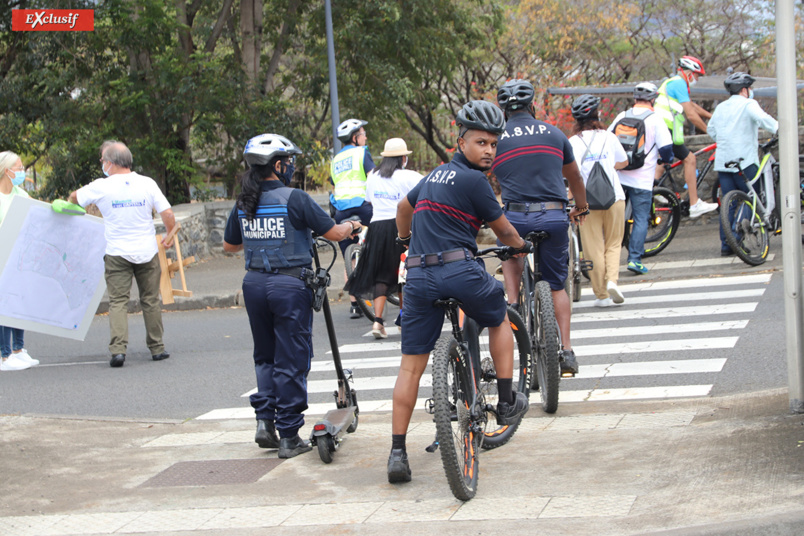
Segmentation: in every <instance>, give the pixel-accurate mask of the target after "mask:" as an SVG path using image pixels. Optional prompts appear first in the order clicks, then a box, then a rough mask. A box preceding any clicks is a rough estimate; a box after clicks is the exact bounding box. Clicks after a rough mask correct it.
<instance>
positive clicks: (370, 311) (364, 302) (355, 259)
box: [343, 244, 399, 322]
mask: <svg viewBox="0 0 804 536" xmlns="http://www.w3.org/2000/svg"><path fill="white" fill-rule="evenodd" d="M362 252H363V246H362V244H349V246H348V247H347V248H346V251H345V252H344V254H343V258H344V267H345V268H346V278H347V279H348V278H350V277H352V274H353V273H354V271H355V268H357V265H358V264H359V263H360V255H361V254H362ZM355 298H357V306H358V308H359V309H360V310H361V311H363V314H364V315H365V316H366V318H368V320H369V322H374V320H376V317H375V316H374V300H372V299H371V298H369V297H367V296H365V295H355ZM386 298H387V299H388V303H390V304H393V305H395V306H397V307H399V296H397V295H396V294H394V293H390V294H388V296H386Z"/></svg>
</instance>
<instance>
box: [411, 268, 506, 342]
mask: <svg viewBox="0 0 804 536" xmlns="http://www.w3.org/2000/svg"><path fill="white" fill-rule="evenodd" d="M444 298H456V299H458V300H460V301H461V303H462V304H463V305H462V306H461V308H462V309H463V311H464V312H465V313H466V314H467V315H468V316H470V317H472V318H473V319H474V320H475V321H476V322H477V323H478V324H480V325H481V326H482V327H496V326H499V325H500V324H502V323H503V321H504V320H505V314H506V309H507V305H506V303H505V291H504V290H503V285H502V283H501V282H499V281H497V280H496V279H494V277H492V276H491V274H489V273H488V272H486V269H485V268H484V267H483V263H482V261H476V260H471V261H458V262H451V263H448V264H444V265H437V266H425V267H424V268H422V267H416V268H408V274H407V280H406V283H405V308H404V311H405V314H404V315H402V353H403V354H407V355H418V354H427V353H430V352H431V351H432V349H433V348H434V347H435V344H436V341H437V340H438V337H439V336H440V335H441V329H442V327H443V326H444V309H442V308H441V307H436V306H434V305H433V302H434V301H435V300H437V299H444Z"/></svg>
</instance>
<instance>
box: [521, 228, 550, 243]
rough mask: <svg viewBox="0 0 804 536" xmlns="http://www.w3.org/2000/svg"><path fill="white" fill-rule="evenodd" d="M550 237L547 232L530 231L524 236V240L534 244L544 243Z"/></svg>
mask: <svg viewBox="0 0 804 536" xmlns="http://www.w3.org/2000/svg"><path fill="white" fill-rule="evenodd" d="M549 237H550V233H548V232H547V231H531V232H529V233H528V234H526V235H525V240H530V241H531V242H534V243H536V244H539V243H541V242H544V241H545V240H547V239H548V238H549Z"/></svg>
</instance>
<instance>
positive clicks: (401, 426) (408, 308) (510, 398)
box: [388, 101, 529, 483]
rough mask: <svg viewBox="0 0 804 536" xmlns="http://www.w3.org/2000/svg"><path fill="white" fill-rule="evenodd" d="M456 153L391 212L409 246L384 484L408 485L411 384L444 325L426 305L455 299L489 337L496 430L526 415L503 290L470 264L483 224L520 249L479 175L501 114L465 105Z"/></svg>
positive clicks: (479, 104) (501, 124)
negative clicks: (494, 379) (515, 387)
mask: <svg viewBox="0 0 804 536" xmlns="http://www.w3.org/2000/svg"><path fill="white" fill-rule="evenodd" d="M456 123H457V124H458V128H459V129H460V134H459V135H458V152H457V154H456V155H455V157H454V158H453V159H452V161H451V162H449V163H448V164H443V165H441V166H439V167H437V168H436V169H434V170H433V171H432V172H430V174H429V175H427V176H426V177H424V178H423V179H422V180H421V181H420V182H419V183H418V184H417V185H416V186H415V187H414V188H413V189H412V190H411V191H410V192H409V193H408V195H407V197H405V198H403V199H402V201H400V202H399V205H398V206H397V216H396V223H397V230H398V232H399V238H400V240H401V241H403V242H405V241H408V240H409V243H410V248H409V250H408V257H407V260H406V261H405V262H406V265H407V269H408V271H407V279H406V283H405V314H404V315H403V316H402V361H401V363H400V366H399V375H398V376H397V379H396V385H395V386H394V396H393V400H394V402H393V408H394V410H393V418H392V434H393V436H392V446H391V455H390V456H389V458H388V481H389V482H391V483H396V482H408V481H410V479H411V471H410V465H409V463H408V455H407V452H406V450H405V436H406V434H407V430H408V425H409V424H410V417H411V415H412V414H413V408H414V406H415V405H416V398H417V395H418V391H419V380H420V379H421V376H422V374H423V373H424V370H425V368H426V367H427V361H428V358H429V356H430V352H431V351H432V350H433V348H434V347H435V344H436V341H437V340H438V338H439V336H440V335H441V329H442V327H443V325H444V310H443V309H441V308H439V307H436V306H435V305H434V303H433V302H434V301H435V300H438V299H443V298H456V299H458V300H460V301H461V303H462V305H461V308H462V309H463V310H464V312H465V313H466V314H467V315H468V316H469V317H471V318H473V319H474V320H475V321H476V322H477V323H478V324H479V325H480V326H481V327H486V328H488V330H489V348H490V350H491V357H492V360H493V361H494V368H495V370H496V372H497V386H498V390H499V398H500V403H499V404H498V405H497V422H498V423H499V424H501V425H505V424H511V423H514V422H516V420H517V419H519V418H520V417H521V416H522V415H524V414H525V413H526V412H527V411H528V399H527V397H526V396H525V394H524V393H518V392H517V393H515V392H514V391H513V385H512V384H513V380H512V378H513V365H514V337H513V332H512V331H511V325H510V324H509V322H508V314H507V312H506V310H507V307H506V303H505V296H504V294H503V287H502V284H500V282H499V281H497V280H496V279H494V277H492V276H491V274H489V273H488V272H486V270H485V269H484V268H483V266H482V264H480V263H478V262H475V260H474V259H473V257H474V254H475V253H476V252H477V232H478V230H479V229H480V226H481V224H482V223H483V222H484V221H486V222H488V224H489V226H490V227H491V229H492V230H493V231H494V232H495V234H496V235H497V237H498V238H499V239H500V240H501V241H502V242H503V244H505V245H507V246H512V247H515V248H517V249H519V250H521V252H522V253H526V252H528V251H529V247H528V244H527V243H526V242H525V241H524V240H523V239H522V238H520V236H519V233H517V231H516V229H514V227H513V226H512V225H511V224H510V223H509V222H508V220H507V219H506V218H505V216H504V215H503V213H502V210H501V209H500V205H499V203H498V202H497V198H496V197H495V196H494V192H493V191H492V189H491V186H490V185H489V182H488V179H487V178H486V175H485V172H486V171H488V170H489V169H490V168H491V164H492V162H494V155H495V153H496V151H497V137H498V136H499V135H500V134H502V132H503V129H504V128H505V119H504V117H503V114H502V111H501V110H500V109H499V108H498V107H497V106H495V105H494V104H492V103H490V102H485V101H471V102H469V103H467V104H465V105H464V106H463V107H462V108H461V110H460V111H459V112H458V116H457V118H456Z"/></svg>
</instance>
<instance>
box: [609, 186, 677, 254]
mask: <svg viewBox="0 0 804 536" xmlns="http://www.w3.org/2000/svg"><path fill="white" fill-rule="evenodd" d="M680 224H681V204H680V202H679V200H678V197H677V196H676V194H675V193H674V192H673V191H672V190H670V189H669V188H665V187H663V186H654V187H653V198H652V199H651V204H650V213H649V214H648V234H647V235H646V236H645V247H644V252H643V253H642V256H643V257H653V256H654V255H657V254H658V253H660V252H661V251H662V250H664V248H666V247H667V246H669V245H670V241H671V240H673V237H674V236H676V231H678V226H679V225H680ZM633 225H634V218H633V216H632V209H631V200H630V199H628V200H627V201H626V203H625V230H624V232H623V247H624V248H626V249H627V248H628V241H629V240H630V238H631V228H632V227H633Z"/></svg>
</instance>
